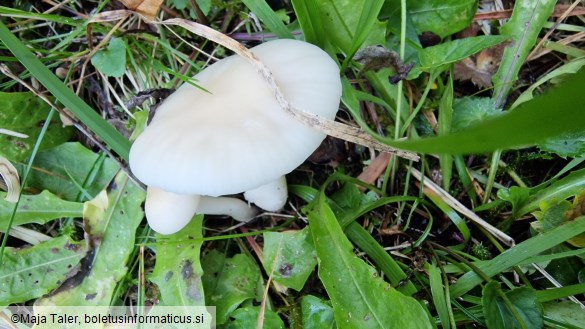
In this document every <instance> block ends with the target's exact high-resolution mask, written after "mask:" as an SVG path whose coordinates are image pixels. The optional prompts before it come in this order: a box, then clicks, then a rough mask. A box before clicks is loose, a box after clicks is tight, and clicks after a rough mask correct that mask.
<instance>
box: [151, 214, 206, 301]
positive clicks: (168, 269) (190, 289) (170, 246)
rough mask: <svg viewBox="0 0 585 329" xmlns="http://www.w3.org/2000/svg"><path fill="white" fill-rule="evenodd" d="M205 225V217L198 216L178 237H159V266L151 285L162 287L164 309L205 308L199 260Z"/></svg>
mask: <svg viewBox="0 0 585 329" xmlns="http://www.w3.org/2000/svg"><path fill="white" fill-rule="evenodd" d="M202 222H203V215H198V216H196V217H195V218H194V219H193V220H191V222H190V223H189V225H187V226H186V227H185V228H184V229H182V230H180V231H179V232H177V233H175V234H172V235H165V236H162V235H160V234H158V235H157V242H159V243H158V244H157V245H156V248H155V249H156V263H155V265H154V270H153V272H152V275H151V276H150V281H152V282H154V283H155V284H156V285H157V286H158V290H159V291H160V304H161V305H164V306H205V295H204V293H203V285H202V283H201V276H202V275H203V269H202V268H201V261H200V259H199V255H200V249H201V244H202V241H201V240H200V239H201V238H202V237H203V233H202ZM163 237H164V238H163ZM166 242H170V243H166Z"/></svg>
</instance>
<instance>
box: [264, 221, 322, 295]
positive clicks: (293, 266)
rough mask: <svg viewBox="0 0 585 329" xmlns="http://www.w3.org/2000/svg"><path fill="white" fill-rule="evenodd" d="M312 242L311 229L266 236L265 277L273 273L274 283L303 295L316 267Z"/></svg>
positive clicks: (270, 233) (274, 233) (267, 234)
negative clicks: (302, 290) (301, 292)
mask: <svg viewBox="0 0 585 329" xmlns="http://www.w3.org/2000/svg"><path fill="white" fill-rule="evenodd" d="M312 242H313V241H312V240H311V238H310V237H309V232H308V229H303V230H301V231H295V232H291V231H288V232H282V233H281V232H265V233H264V248H263V254H264V269H265V270H266V273H272V279H273V280H274V281H275V282H277V283H279V284H281V285H283V286H286V287H290V288H293V289H294V290H296V291H301V289H303V287H304V285H305V282H306V281H307V279H308V278H309V275H311V272H313V269H314V268H315V266H316V265H317V256H316V255H315V247H313V243H312ZM273 266H274V269H273Z"/></svg>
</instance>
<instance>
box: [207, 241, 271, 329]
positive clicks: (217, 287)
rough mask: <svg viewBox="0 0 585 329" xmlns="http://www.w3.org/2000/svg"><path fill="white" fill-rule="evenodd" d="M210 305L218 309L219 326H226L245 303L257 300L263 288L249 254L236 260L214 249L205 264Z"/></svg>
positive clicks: (242, 255)
mask: <svg viewBox="0 0 585 329" xmlns="http://www.w3.org/2000/svg"><path fill="white" fill-rule="evenodd" d="M201 266H202V267H203V273H204V275H203V287H204V290H205V300H206V302H207V305H209V306H216V307H217V309H216V315H217V324H218V325H219V324H223V323H225V322H226V321H227V320H228V318H229V316H230V314H232V312H233V311H234V310H235V309H236V308H237V307H238V306H239V305H240V304H241V303H242V302H244V301H246V300H249V299H253V298H256V292H257V288H258V286H259V285H261V279H262V278H261V275H260V269H259V268H258V267H257V265H256V262H255V261H254V260H253V259H250V257H248V256H247V255H245V254H237V255H235V256H234V257H232V258H225V256H224V255H223V254H221V253H219V252H218V251H216V250H211V251H210V252H209V253H208V254H207V255H205V256H204V257H203V259H202V261H201Z"/></svg>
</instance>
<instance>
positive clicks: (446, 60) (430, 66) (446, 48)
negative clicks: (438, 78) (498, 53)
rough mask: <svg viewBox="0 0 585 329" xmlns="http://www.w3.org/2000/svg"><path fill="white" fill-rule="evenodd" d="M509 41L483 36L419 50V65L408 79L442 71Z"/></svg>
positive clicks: (497, 37)
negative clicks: (448, 66)
mask: <svg viewBox="0 0 585 329" xmlns="http://www.w3.org/2000/svg"><path fill="white" fill-rule="evenodd" d="M507 39H509V37H507V36H500V35H483V36H479V37H471V38H464V39H457V40H452V41H447V42H445V43H442V44H439V45H436V46H431V47H427V48H424V49H421V50H420V51H419V54H418V58H419V63H418V65H416V66H415V67H414V68H413V69H412V71H411V72H410V73H409V75H408V79H414V78H416V77H418V76H419V75H420V74H421V73H422V72H434V71H436V70H444V69H446V68H447V65H449V64H452V63H455V62H458V61H460V60H462V59H464V58H467V57H469V56H471V55H473V54H475V53H478V52H480V51H482V50H484V49H486V48H489V47H493V46H495V45H497V44H499V43H502V42H504V41H506V40H507Z"/></svg>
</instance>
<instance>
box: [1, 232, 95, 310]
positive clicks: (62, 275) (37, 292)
mask: <svg viewBox="0 0 585 329" xmlns="http://www.w3.org/2000/svg"><path fill="white" fill-rule="evenodd" d="M85 251H86V249H85V247H84V246H83V245H80V244H77V243H74V242H72V241H71V240H70V239H69V237H67V236H64V235H62V236H60V237H56V238H53V239H51V240H48V241H46V242H41V243H40V244H38V245H36V246H33V247H28V248H22V249H17V248H6V249H5V250H4V256H3V258H2V264H0V305H8V304H12V303H23V302H25V301H28V300H31V299H34V298H38V297H41V296H43V295H45V294H47V293H49V292H50V291H52V290H53V289H55V288H57V287H59V286H60V285H61V284H62V283H63V282H64V281H65V280H66V279H67V278H68V277H70V276H72V275H74V274H75V273H77V271H79V261H80V260H81V258H82V257H83V256H85Z"/></svg>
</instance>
